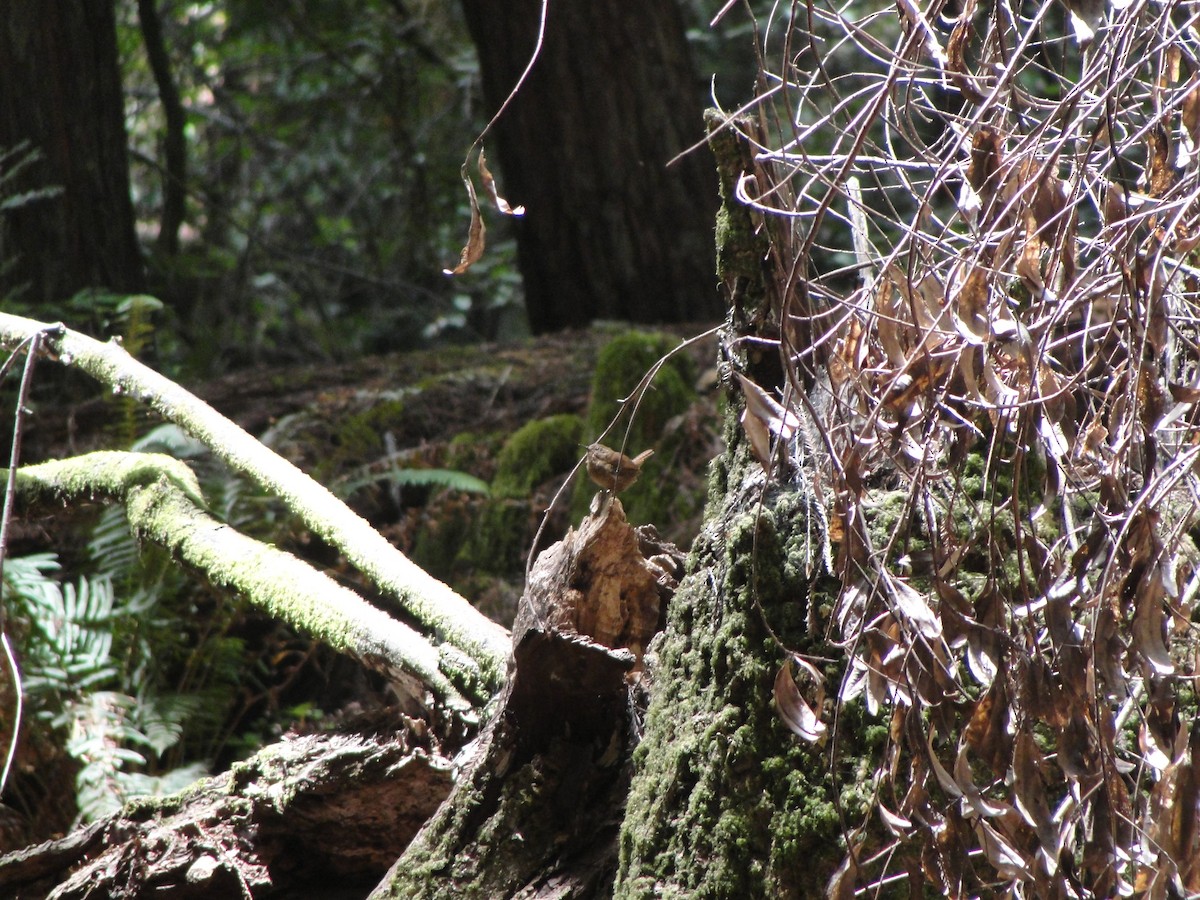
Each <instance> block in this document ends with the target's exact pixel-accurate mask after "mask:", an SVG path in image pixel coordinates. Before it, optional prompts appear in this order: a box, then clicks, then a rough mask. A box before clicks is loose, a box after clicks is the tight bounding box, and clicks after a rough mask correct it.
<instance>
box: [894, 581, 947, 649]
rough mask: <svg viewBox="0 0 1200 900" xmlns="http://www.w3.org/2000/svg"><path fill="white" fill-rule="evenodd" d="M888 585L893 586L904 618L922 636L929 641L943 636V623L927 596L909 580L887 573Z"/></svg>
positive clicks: (897, 603) (895, 597)
mask: <svg viewBox="0 0 1200 900" xmlns="http://www.w3.org/2000/svg"><path fill="white" fill-rule="evenodd" d="M885 578H886V581H887V585H888V587H890V588H891V595H892V599H893V600H894V601H895V602H896V608H897V609H898V610H899V611H900V613H901V614H902V615H903V619H904V621H905V622H907V623H908V624H909V625H911V626H912V627H914V628H916V630H917V632H918V633H919V634H920V635H921V637H923V638H925V639H926V640H927V641H936V640H938V639H939V638H941V636H942V623H941V621H939V619H938V617H937V616H936V615H934V612H933V610H932V609H930V608H929V603H928V601H926V599H925V596H924V595H923V594H921V593H920V592H919V591H917V590H915V589H913V587H912V586H911V585H909V584H908V582H906V581H904V580H903V579H900V578H894V577H892V576H890V575H886V574H885Z"/></svg>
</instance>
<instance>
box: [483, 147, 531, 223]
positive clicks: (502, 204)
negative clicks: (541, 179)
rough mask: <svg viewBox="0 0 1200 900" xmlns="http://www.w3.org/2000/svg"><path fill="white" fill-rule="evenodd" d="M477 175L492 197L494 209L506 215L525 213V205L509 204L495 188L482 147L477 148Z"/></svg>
mask: <svg viewBox="0 0 1200 900" xmlns="http://www.w3.org/2000/svg"><path fill="white" fill-rule="evenodd" d="M479 177H480V179H482V180H483V189H484V190H485V191H487V192H488V196H489V197H491V198H492V203H494V204H495V205H496V209H498V210H499V211H500V212H502V213H504V215H506V216H523V215H525V207H523V206H509V205H508V201H507V200H505V199H504V198H503V197H501V196H500V194H499V193H498V192H497V190H496V179H495V177H493V175H492V173H491V172H490V171H489V170H488V167H487V160H486V159H485V158H484V154H483V149H482V148H481V149H480V150H479Z"/></svg>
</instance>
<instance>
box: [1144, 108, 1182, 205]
mask: <svg viewBox="0 0 1200 900" xmlns="http://www.w3.org/2000/svg"><path fill="white" fill-rule="evenodd" d="M1146 148H1147V149H1146V154H1147V155H1146V174H1145V176H1144V178H1145V182H1146V193H1148V194H1149V195H1150V196H1151V197H1162V196H1165V195H1166V193H1167V191H1169V190H1170V189H1171V185H1172V184H1174V183H1175V172H1174V170H1173V169H1172V167H1171V136H1170V135H1169V134H1168V133H1167V129H1166V128H1164V127H1163V125H1162V123H1161V122H1159V123H1157V124H1155V126H1154V127H1153V128H1151V129H1150V133H1149V134H1147V135H1146Z"/></svg>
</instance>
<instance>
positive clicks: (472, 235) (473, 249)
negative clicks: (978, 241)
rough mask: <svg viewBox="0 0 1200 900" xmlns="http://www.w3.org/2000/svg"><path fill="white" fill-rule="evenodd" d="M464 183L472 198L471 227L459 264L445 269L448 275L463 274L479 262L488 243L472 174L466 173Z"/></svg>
mask: <svg viewBox="0 0 1200 900" xmlns="http://www.w3.org/2000/svg"><path fill="white" fill-rule="evenodd" d="M463 184H465V185H466V186H467V196H468V197H469V198H470V200H471V228H470V230H469V231H468V232H467V243H466V246H464V247H463V248H462V253H461V254H460V255H459V259H458V265H457V266H455V267H454V268H453V269H443V270H442V271H443V272H444V273H445V274H446V275H461V274H462V273H463V272H465V271H467V269H469V268H471V266H473V265H474V264H475V263H477V262H479V260H480V258H481V257H482V256H483V248H484V246H485V244H486V240H485V238H486V235H487V228H486V227H485V226H484V224H483V216H481V215H480V214H479V198H478V197H476V196H475V185H474V184H473V183H472V181H471V176H469V175H467V174H465V173H464V174H463Z"/></svg>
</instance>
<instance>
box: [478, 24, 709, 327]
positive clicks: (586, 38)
mask: <svg viewBox="0 0 1200 900" xmlns="http://www.w3.org/2000/svg"><path fill="white" fill-rule="evenodd" d="M541 7H542V3H541V0H517V2H502V0H463V8H464V10H465V12H466V17H467V24H468V26H469V28H470V31H471V34H472V37H473V39H474V41H475V45H476V47H477V49H478V53H479V62H480V69H481V71H482V73H483V87H484V93H485V96H486V98H487V102H488V106H489V108H491V109H493V110H494V109H498V108H499V107H500V105H501V103H503V101H504V99H505V98H506V97H507V96H508V93H509V91H510V90H511V89H512V87H513V86H514V85H515V84H516V83H517V80H518V78H519V76H520V74H521V71H522V70H523V69H524V67H525V64H526V62H527V61H528V60H529V57H530V55H531V54H532V53H533V50H534V46H535V38H536V36H537V33H538V20H539V15H540V11H541ZM699 96H700V95H699V85H698V83H697V81H696V79H695V76H694V73H693V69H692V66H691V60H690V57H689V55H688V48H687V43H686V40H685V38H684V29H683V22H682V19H681V17H680V13H679V9H678V7H677V6H676V4H675V3H674V0H652V2H648V3H642V4H638V5H637V7H636V8H635V7H629V6H627V5H626V4H622V3H617V2H614V0H604V2H593V3H581V2H574V3H567V2H553V3H551V4H550V6H549V14H548V19H547V23H546V35H545V41H544V44H543V46H542V48H541V50H540V53H539V56H538V59H537V62H536V63H535V64H534V66H533V70H532V72H531V73H530V75H529V78H528V80H527V81H526V82H525V84H524V85H522V87H521V89H520V91H519V92H518V93H517V96H516V98H515V99H514V100H513V102H512V104H511V105H510V106H509V108H508V109H507V110H506V111H505V112H504V113H503V115H502V116H501V117H500V120H499V122H498V124H497V126H496V150H497V157H498V159H499V161H500V163H501V166H502V168H503V174H504V191H505V194H506V196H508V197H509V199H510V200H512V202H514V203H520V204H523V205H524V206H525V207H526V209H527V213H526V215H525V216H524V218H523V219H520V220H517V221H516V222H515V225H514V227H515V229H516V235H517V248H518V253H519V259H520V266H521V273H522V275H523V276H524V281H525V303H526V306H527V308H528V312H529V322H530V326H531V327H532V329H533V331H534V332H535V333H542V332H546V331H553V330H557V329H562V328H567V327H572V326H579V325H584V324H586V323H588V322H590V321H592V320H594V319H622V320H631V321H634V322H688V321H696V320H702V319H712V318H716V317H718V316H719V315H720V312H721V306H720V301H719V298H718V295H717V292H716V290H715V285H714V281H713V278H712V270H713V266H712V219H713V214H714V212H715V211H716V183H715V179H714V177H713V173H712V163H711V159H710V158H709V156H708V153H707V151H705V150H703V149H702V150H701V151H699V152H695V153H691V154H688V155H687V156H685V157H684V158H682V159H680V160H678V161H677V162H675V163H674V164H672V165H670V166H668V163H669V162H670V161H671V160H672V159H673V158H674V157H675V156H676V155H677V154H679V153H681V152H683V151H685V150H687V149H688V148H689V147H691V146H692V145H693V144H695V143H697V142H698V141H700V140H701V139H702V138H703V133H702V129H701V125H700V123H701V115H700V105H699Z"/></svg>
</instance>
